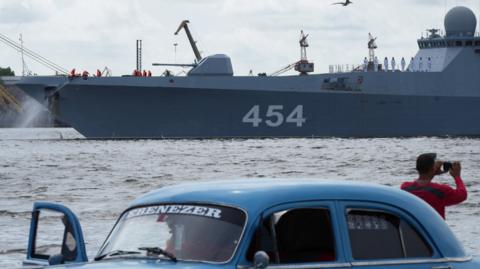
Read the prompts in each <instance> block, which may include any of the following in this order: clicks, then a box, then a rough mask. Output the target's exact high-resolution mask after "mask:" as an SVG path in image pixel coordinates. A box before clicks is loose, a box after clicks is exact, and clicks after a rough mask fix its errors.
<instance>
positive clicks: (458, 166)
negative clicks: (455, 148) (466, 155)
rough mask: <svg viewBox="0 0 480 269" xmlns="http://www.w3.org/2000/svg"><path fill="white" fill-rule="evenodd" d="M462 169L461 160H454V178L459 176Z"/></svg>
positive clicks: (452, 173) (451, 171)
mask: <svg viewBox="0 0 480 269" xmlns="http://www.w3.org/2000/svg"><path fill="white" fill-rule="evenodd" d="M461 171H462V165H461V164H460V162H454V163H453V164H452V169H450V175H451V176H452V177H454V178H456V177H459V176H460V173H461Z"/></svg>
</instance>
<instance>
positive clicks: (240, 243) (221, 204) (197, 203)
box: [95, 202, 250, 265]
mask: <svg viewBox="0 0 480 269" xmlns="http://www.w3.org/2000/svg"><path fill="white" fill-rule="evenodd" d="M159 205H199V206H200V205H202V206H208V205H213V206H221V207H229V208H233V209H237V210H240V211H241V212H243V213H244V214H245V222H244V224H243V226H242V233H241V234H240V237H239V238H238V242H239V243H238V244H237V246H236V247H235V250H234V251H233V252H232V255H231V256H230V258H229V259H228V260H227V261H224V262H212V261H199V260H180V261H182V262H198V263H204V264H214V265H222V264H229V263H231V262H232V261H233V260H235V258H236V256H237V255H238V254H239V253H240V252H242V251H241V245H242V242H243V241H244V238H245V236H246V233H247V229H248V226H249V221H250V219H249V218H250V216H249V214H248V211H247V210H246V209H244V208H242V207H239V206H236V205H231V204H224V203H213V202H158V203H146V204H141V205H135V206H131V207H128V208H127V209H125V210H124V211H123V212H122V213H121V214H120V216H118V218H117V220H116V221H115V224H114V225H113V227H112V228H111V229H110V232H109V233H108V235H107V236H106V237H105V240H104V241H103V243H102V244H101V245H100V248H99V249H98V251H97V253H96V255H95V257H97V256H99V255H100V254H101V253H102V252H103V250H104V249H105V248H106V247H107V246H108V241H109V238H110V237H111V236H112V233H113V232H114V231H115V230H116V228H117V225H118V224H119V222H120V220H122V218H123V216H124V215H125V214H126V213H127V212H129V211H130V210H134V209H136V208H142V207H150V206H159Z"/></svg>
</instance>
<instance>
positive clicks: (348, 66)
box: [328, 64, 363, 74]
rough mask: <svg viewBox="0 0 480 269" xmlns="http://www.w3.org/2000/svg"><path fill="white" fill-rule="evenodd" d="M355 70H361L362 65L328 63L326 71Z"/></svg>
mask: <svg viewBox="0 0 480 269" xmlns="http://www.w3.org/2000/svg"><path fill="white" fill-rule="evenodd" d="M356 71H363V65H359V64H337V65H329V66H328V72H329V73H330V74H332V73H350V72H356Z"/></svg>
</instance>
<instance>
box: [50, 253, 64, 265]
mask: <svg viewBox="0 0 480 269" xmlns="http://www.w3.org/2000/svg"><path fill="white" fill-rule="evenodd" d="M64 263H65V257H64V256H63V255H62V254H56V255H52V256H50V257H49V258H48V264H49V265H59V264H64Z"/></svg>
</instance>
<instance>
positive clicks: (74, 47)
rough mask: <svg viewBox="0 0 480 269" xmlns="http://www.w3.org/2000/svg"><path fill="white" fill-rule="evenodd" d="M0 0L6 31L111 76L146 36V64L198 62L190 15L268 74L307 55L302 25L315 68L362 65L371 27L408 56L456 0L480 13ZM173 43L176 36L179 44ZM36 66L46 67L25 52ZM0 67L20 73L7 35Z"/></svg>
mask: <svg viewBox="0 0 480 269" xmlns="http://www.w3.org/2000/svg"><path fill="white" fill-rule="evenodd" d="M335 1H337V0H1V1H0V33H1V34H4V35H6V36H8V37H10V38H11V39H15V40H18V36H19V34H20V33H21V34H23V39H24V44H25V46H26V47H27V48H29V49H31V50H33V51H35V52H37V53H39V54H41V55H42V56H44V57H46V58H48V59H50V60H51V61H53V62H55V63H57V64H59V65H60V66H63V67H65V68H66V69H68V70H70V69H72V68H76V69H77V70H89V71H90V72H93V71H95V70H96V69H97V68H99V69H102V68H103V67H105V66H108V67H109V68H110V69H112V71H113V74H114V75H122V74H130V73H131V72H132V70H133V69H135V65H136V59H135V57H136V56H135V41H136V40H137V39H142V40H143V51H144V53H143V66H144V68H146V69H152V71H153V72H154V74H159V73H161V72H162V71H163V69H162V68H160V67H152V66H151V64H152V63H154V62H174V61H176V62H177V63H191V62H192V61H193V59H194V55H193V52H192V50H191V48H190V45H189V43H188V41H187V38H186V35H185V33H184V32H181V33H180V34H179V35H178V36H174V35H173V33H174V32H175V30H176V29H177V27H178V25H179V23H180V22H181V21H182V20H184V19H189V20H190V21H191V25H190V26H191V29H192V32H193V35H194V38H195V39H196V40H197V41H198V46H199V49H200V51H201V53H202V55H203V56H206V55H211V54H217V53H224V54H227V55H229V56H230V57H231V58H232V63H233V66H234V71H235V73H236V74H237V75H246V74H248V72H249V70H251V69H252V70H253V72H255V73H259V72H267V73H271V72H273V71H275V70H278V69H280V68H282V67H283V66H286V65H288V64H290V63H293V62H295V61H297V60H298V59H299V57H300V51H299V46H298V38H299V35H300V30H302V29H303V30H304V31H305V32H306V33H308V34H310V36H309V43H310V48H309V49H308V57H309V59H310V60H311V61H313V62H315V65H316V72H327V71H328V66H329V65H332V64H360V63H362V62H363V58H364V57H365V56H367V55H368V51H367V49H366V43H367V36H368V33H369V32H372V33H373V34H374V35H375V36H378V40H377V43H378V46H379V49H378V51H377V54H378V56H379V57H380V58H383V57H385V56H388V57H389V58H390V57H392V56H394V57H396V58H401V57H402V56H403V57H406V58H407V57H411V56H413V55H414V54H415V52H416V50H417V45H416V39H417V38H419V37H420V36H421V35H422V32H425V29H427V28H441V29H443V17H444V14H445V11H446V10H448V9H450V8H451V7H453V6H456V5H464V6H467V7H470V8H471V9H472V10H473V11H474V12H475V13H476V14H478V13H479V10H480V0H388V1H373V0H353V1H354V4H353V5H351V6H349V7H347V8H344V7H341V6H332V5H331V3H332V2H335ZM174 43H178V47H177V53H176V56H175V53H174V46H173V44H174ZM27 65H28V67H29V68H30V69H31V70H32V71H33V72H35V73H37V74H51V73H52V71H50V70H49V69H47V68H45V67H43V66H41V65H39V64H36V63H35V62H34V61H33V60H30V59H28V58H27ZM0 66H1V67H7V66H10V67H12V68H13V69H14V70H15V72H16V73H17V74H21V70H22V68H21V58H20V54H19V53H18V52H17V51H15V50H13V49H11V48H9V47H7V46H6V45H4V44H2V43H0Z"/></svg>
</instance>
